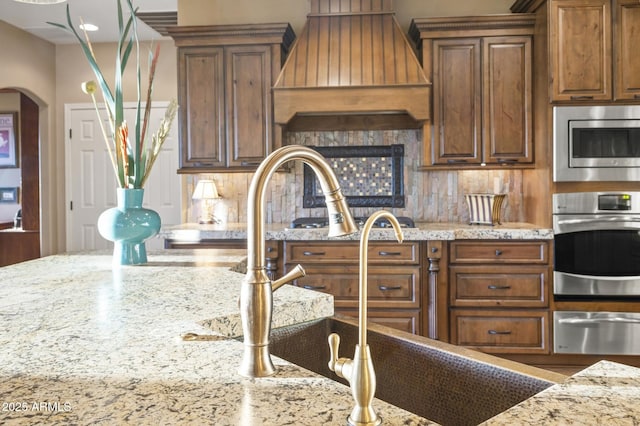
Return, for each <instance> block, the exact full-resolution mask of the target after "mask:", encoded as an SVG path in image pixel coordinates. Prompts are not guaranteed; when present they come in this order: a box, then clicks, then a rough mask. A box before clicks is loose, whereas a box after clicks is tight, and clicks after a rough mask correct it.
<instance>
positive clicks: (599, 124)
mask: <svg viewBox="0 0 640 426" xmlns="http://www.w3.org/2000/svg"><path fill="white" fill-rule="evenodd" d="M553 180H554V182H582V181H589V182H597V181H632V180H633V181H637V180H640V105H624V106H622V105H608V106H556V107H554V108H553Z"/></svg>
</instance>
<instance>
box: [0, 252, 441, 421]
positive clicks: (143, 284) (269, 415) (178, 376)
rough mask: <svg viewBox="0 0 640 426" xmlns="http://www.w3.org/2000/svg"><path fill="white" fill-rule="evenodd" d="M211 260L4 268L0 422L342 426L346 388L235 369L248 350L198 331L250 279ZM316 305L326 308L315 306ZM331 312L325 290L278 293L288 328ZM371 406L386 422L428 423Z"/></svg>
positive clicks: (55, 261)
mask: <svg viewBox="0 0 640 426" xmlns="http://www.w3.org/2000/svg"><path fill="white" fill-rule="evenodd" d="M204 253H205V254H203V253H196V252H192V251H183V250H172V251H170V252H158V253H153V252H150V253H149V263H148V264H147V265H144V266H126V267H119V268H112V264H111V254H110V253H84V254H69V255H56V256H49V257H45V258H41V259H37V260H34V261H29V262H24V263H21V264H17V265H13V266H8V267H5V268H2V269H1V271H2V272H1V273H2V278H3V279H2V284H0V285H1V286H2V292H3V295H4V296H3V298H2V300H1V301H0V322H1V323H2V333H1V334H0V348H2V349H0V378H1V382H2V384H1V385H0V402H1V403H2V407H0V409H1V411H0V423H2V424H20V425H24V424H122V423H131V424H216V425H253V424H255V425H258V424H261V425H282V424H296V425H318V424H336V425H342V424H344V421H345V419H346V417H347V416H348V414H349V412H350V411H351V408H352V407H353V400H352V396H351V392H350V391H349V389H348V388H347V387H345V386H344V385H342V384H339V383H336V382H333V381H331V380H329V379H326V378H322V377H321V376H318V375H316V374H314V373H311V372H309V371H307V370H304V369H302V368H300V367H298V366H296V365H293V364H291V363H288V362H285V361H283V360H280V359H278V358H276V357H274V363H275V364H276V368H277V373H276V375H274V376H272V377H269V378H263V379H258V380H252V379H248V378H243V377H241V376H240V375H239V374H238V373H237V368H238V366H239V364H240V359H241V357H242V351H243V345H242V342H241V341H239V340H236V339H233V338H229V337H226V336H223V335H222V334H223V333H212V332H211V331H210V330H208V329H205V328H202V327H201V326H200V325H198V323H200V322H202V320H203V319H208V318H217V317H220V316H222V317H225V315H226V314H225V312H226V313H230V314H233V313H235V312H236V311H237V302H238V295H239V284H240V282H241V279H242V277H243V275H242V274H239V273H237V272H232V271H230V270H229V269H230V268H232V267H233V266H234V265H236V264H237V262H240V261H241V260H242V259H244V251H224V252H222V251H206V252H204ZM304 296H306V298H307V299H306V300H305V299H304ZM327 297H328V298H329V299H327ZM296 298H302V303H298V304H296V303H291V302H292V301H294V299H296ZM315 299H318V303H319V305H320V306H321V307H319V308H317V309H315V310H314V309H310V308H309V307H310V306H314V301H315ZM326 300H329V302H330V303H329V306H330V309H331V310H330V311H327V310H326ZM322 306H324V308H323V307H322ZM332 309H333V308H332V298H331V296H327V295H324V294H321V293H316V292H311V291H307V290H303V289H297V288H294V287H291V286H284V287H282V288H281V289H280V290H278V291H277V292H276V293H275V294H274V321H276V318H277V317H279V316H280V317H282V316H283V315H284V317H285V319H283V320H282V324H288V323H292V322H294V323H295V322H302V321H307V320H310V319H313V318H314V317H318V316H319V315H320V316H326V315H327V314H328V315H331V312H332ZM234 321H235V320H234V319H233V318H232V319H231V320H230V322H234ZM188 333H196V334H198V335H200V336H202V335H205V336H206V338H205V339H202V340H201V339H195V340H184V339H183V338H182V336H184V335H186V334H188ZM375 406H376V408H377V409H378V411H379V412H380V414H381V415H382V416H383V417H384V418H386V419H387V420H388V421H389V422H390V424H409V425H416V424H430V422H429V421H427V420H424V419H421V418H419V417H417V416H415V415H412V414H410V413H407V412H406V411H403V410H401V409H398V408H396V407H393V406H391V405H389V404H386V403H384V402H382V401H377V402H376V405H375Z"/></svg>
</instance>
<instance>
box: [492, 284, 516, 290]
mask: <svg viewBox="0 0 640 426" xmlns="http://www.w3.org/2000/svg"><path fill="white" fill-rule="evenodd" d="M487 288H488V289H489V290H509V289H510V288H511V286H510V285H494V284H489V285H488V286H487Z"/></svg>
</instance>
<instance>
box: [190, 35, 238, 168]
mask: <svg viewBox="0 0 640 426" xmlns="http://www.w3.org/2000/svg"><path fill="white" fill-rule="evenodd" d="M178 52H179V53H178V85H179V87H178V103H179V104H180V109H179V111H178V114H179V117H180V123H181V124H182V125H181V126H180V152H181V156H180V168H181V169H185V171H191V172H193V171H197V169H199V168H202V169H210V168H213V167H224V166H226V152H225V150H226V149H225V145H226V144H225V139H226V136H225V129H224V67H223V61H224V57H223V56H224V55H223V50H222V48H218V47H202V48H200V47H198V48H196V47H194V48H190V47H189V48H180V49H179V50H178ZM194 169H195V170H194Z"/></svg>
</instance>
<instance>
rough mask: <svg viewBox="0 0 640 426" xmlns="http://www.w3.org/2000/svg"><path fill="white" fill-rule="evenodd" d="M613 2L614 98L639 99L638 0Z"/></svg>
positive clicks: (639, 20) (639, 10)
mask: <svg viewBox="0 0 640 426" xmlns="http://www.w3.org/2000/svg"><path fill="white" fill-rule="evenodd" d="M615 4H616V9H615V15H616V16H615V21H614V37H615V46H616V48H615V51H614V57H615V60H614V67H615V71H614V73H615V76H616V80H615V93H616V99H640V55H638V48H639V47H638V46H640V2H638V1H637V0H617V1H616V3H615Z"/></svg>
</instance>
